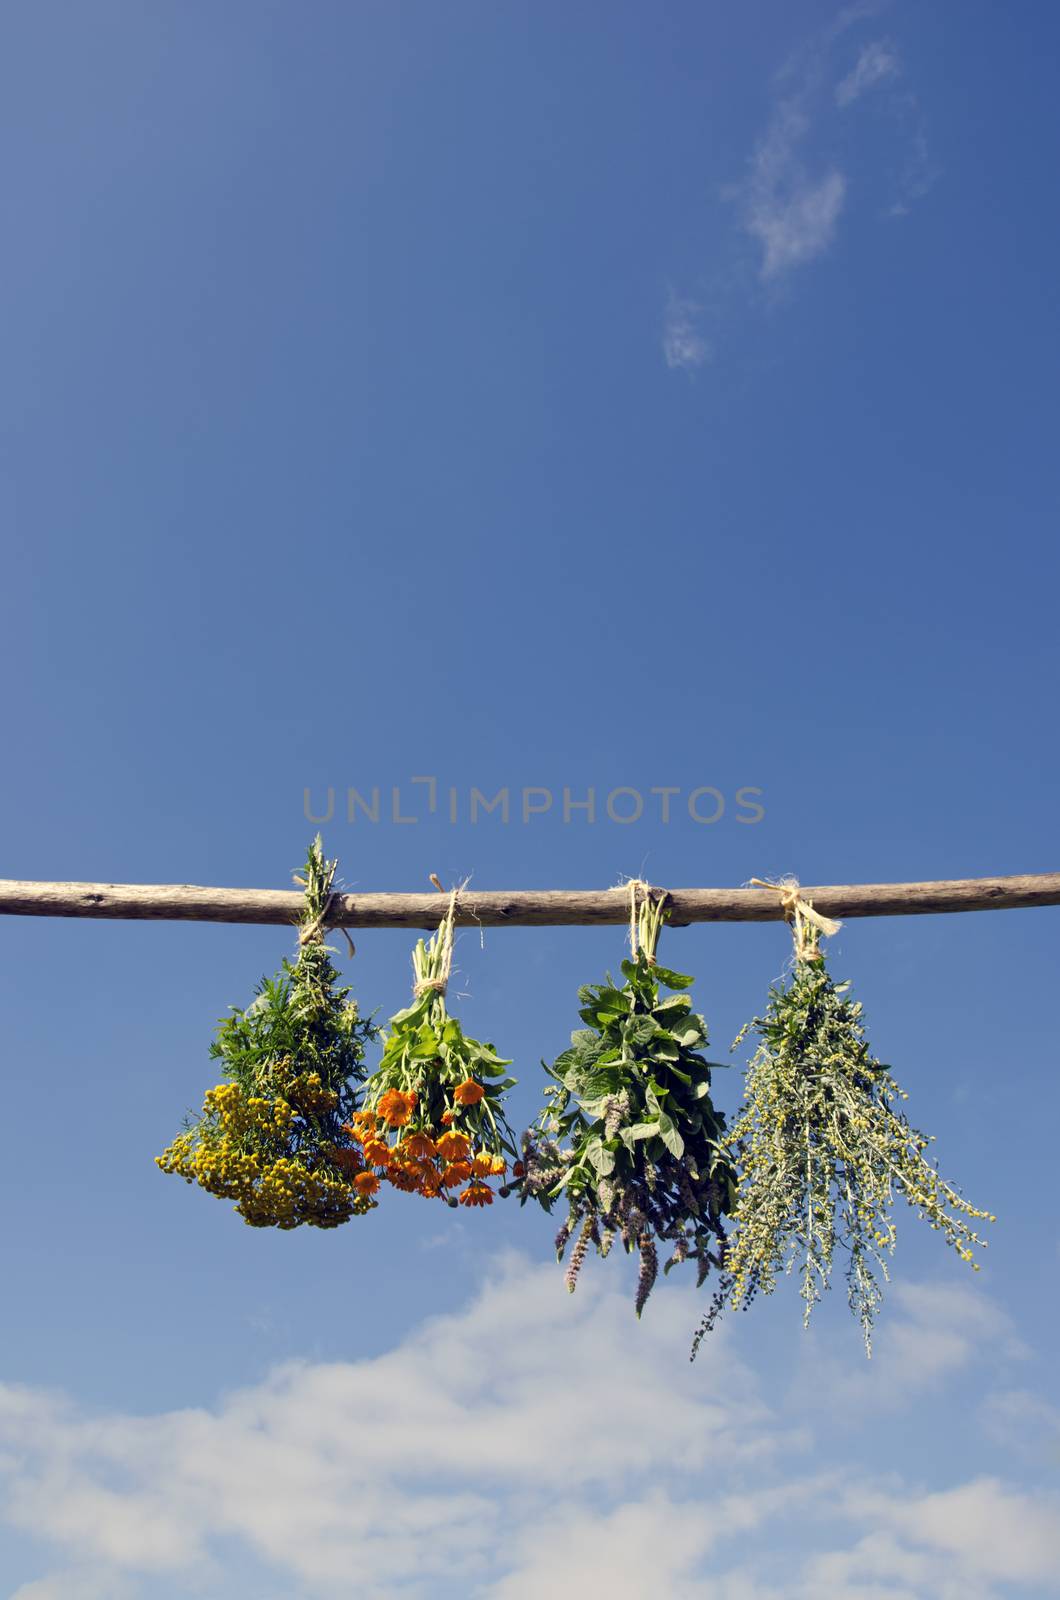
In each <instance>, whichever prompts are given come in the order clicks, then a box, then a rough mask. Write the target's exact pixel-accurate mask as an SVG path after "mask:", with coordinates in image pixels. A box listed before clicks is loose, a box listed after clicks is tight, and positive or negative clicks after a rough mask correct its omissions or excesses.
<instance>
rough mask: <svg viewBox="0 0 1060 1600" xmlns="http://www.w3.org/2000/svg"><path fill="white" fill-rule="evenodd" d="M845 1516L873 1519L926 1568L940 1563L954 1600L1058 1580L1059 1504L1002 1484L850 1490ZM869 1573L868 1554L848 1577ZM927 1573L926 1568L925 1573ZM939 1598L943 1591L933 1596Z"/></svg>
mask: <svg viewBox="0 0 1060 1600" xmlns="http://www.w3.org/2000/svg"><path fill="white" fill-rule="evenodd" d="M845 1509H846V1511H847V1512H848V1514H850V1515H852V1516H855V1517H858V1518H870V1519H871V1520H872V1521H873V1522H875V1523H877V1524H881V1525H882V1526H883V1528H884V1529H889V1530H890V1531H891V1532H892V1533H893V1534H894V1535H895V1536H897V1538H898V1539H900V1540H902V1541H904V1547H905V1548H906V1549H909V1548H912V1549H913V1550H916V1549H919V1550H920V1551H921V1552H923V1553H924V1560H925V1561H926V1562H932V1561H935V1558H941V1563H939V1564H941V1567H942V1570H943V1571H945V1572H946V1573H948V1574H949V1575H950V1579H951V1582H952V1584H953V1587H952V1593H953V1595H954V1596H955V1597H956V1596H957V1595H966V1594H968V1592H969V1586H970V1585H972V1586H974V1585H976V1584H978V1585H980V1586H983V1592H985V1586H986V1585H988V1584H990V1583H993V1582H999V1583H1044V1582H1048V1581H1049V1580H1051V1579H1055V1577H1056V1575H1057V1573H1060V1496H1057V1495H1055V1494H1049V1493H1044V1492H1038V1493H1034V1494H1026V1493H1015V1492H1013V1491H1012V1490H1010V1489H1006V1488H1005V1487H1004V1486H1003V1485H1002V1484H1001V1483H1000V1482H999V1481H998V1480H997V1479H996V1478H977V1479H975V1480H974V1481H973V1482H971V1483H965V1484H961V1485H959V1486H958V1487H957V1488H954V1489H945V1490H942V1491H940V1492H936V1493H933V1494H910V1493H906V1494H894V1493H887V1492H880V1491H874V1490H872V1489H861V1488H855V1489H852V1490H851V1491H850V1492H849V1493H848V1495H847V1499H846V1506H845ZM859 1566H860V1568H861V1570H862V1571H863V1572H864V1570H865V1565H864V1549H863V1548H862V1552H861V1558H860V1559H855V1560H854V1562H853V1564H852V1565H851V1567H850V1571H851V1572H852V1573H853V1572H856V1570H857V1568H858V1567H859ZM925 1572H926V1568H925ZM932 1592H934V1593H937V1592H938V1590H934V1589H933V1590H932Z"/></svg>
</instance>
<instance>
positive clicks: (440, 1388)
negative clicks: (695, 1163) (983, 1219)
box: [0, 1256, 1057, 1600]
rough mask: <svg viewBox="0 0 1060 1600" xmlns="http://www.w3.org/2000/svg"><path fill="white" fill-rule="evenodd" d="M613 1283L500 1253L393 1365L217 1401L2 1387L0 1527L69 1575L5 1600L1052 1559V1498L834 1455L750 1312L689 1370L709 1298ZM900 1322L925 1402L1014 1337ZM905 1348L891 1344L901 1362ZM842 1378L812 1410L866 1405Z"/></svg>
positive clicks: (777, 1598) (961, 1302)
mask: <svg viewBox="0 0 1060 1600" xmlns="http://www.w3.org/2000/svg"><path fill="white" fill-rule="evenodd" d="M612 1285H614V1278H613V1276H610V1275H609V1274H608V1273H607V1271H606V1269H603V1268H601V1270H600V1271H599V1272H596V1273H592V1274H587V1275H586V1278H585V1280H584V1282H583V1283H582V1285H581V1286H580V1287H579V1290H578V1293H577V1295H576V1296H574V1297H573V1298H570V1297H569V1296H568V1295H567V1294H566V1292H565V1291H564V1289H563V1287H562V1283H561V1277H560V1274H559V1273H558V1272H557V1271H556V1269H555V1268H554V1267H553V1266H552V1265H548V1266H544V1267H542V1266H533V1265H531V1264H529V1263H527V1262H526V1261H525V1260H523V1259H522V1258H521V1257H517V1256H511V1257H507V1258H505V1259H503V1260H502V1261H500V1262H497V1263H494V1264H493V1265H492V1267H491V1268H490V1271H489V1279H488V1282H487V1283H486V1285H485V1287H484V1288H483V1289H482V1290H481V1291H480V1292H479V1293H478V1294H477V1295H476V1297H475V1298H474V1299H473V1300H472V1302H471V1303H470V1304H469V1305H468V1306H467V1307H466V1308H464V1309H463V1310H461V1311H460V1312H458V1313H455V1314H453V1315H449V1316H445V1317H437V1318H433V1319H431V1320H429V1321H427V1322H425V1323H423V1324H422V1325H421V1326H420V1327H418V1328H417V1329H415V1330H414V1331H413V1332H411V1333H410V1334H409V1335H408V1336H407V1337H406V1338H404V1339H403V1340H402V1341H401V1342H400V1343H399V1344H397V1345H396V1346H395V1347H394V1348H393V1349H391V1350H389V1351H387V1352H385V1353H384V1354H382V1355H380V1356H375V1357H371V1358H364V1359H351V1360H348V1361H344V1362H333V1363H328V1364H310V1363H290V1364H287V1365H285V1366H283V1367H281V1368H279V1369H278V1370H276V1371H275V1372H273V1373H272V1374H271V1375H270V1376H269V1377H268V1378H267V1379H266V1380H265V1381H264V1382H262V1383H259V1384H256V1385H254V1386H252V1387H248V1388H246V1389H243V1390H240V1391H238V1392H236V1393H234V1394H231V1395H229V1396H227V1397H226V1398H224V1399H222V1400H220V1401H219V1402H218V1403H217V1404H216V1405H214V1406H212V1407H211V1408H209V1409H198V1410H186V1411H176V1412H169V1413H165V1414H162V1415H158V1416H148V1417H133V1416H125V1415H121V1414H110V1415H102V1416H96V1415H92V1414H90V1413H87V1412H83V1411H81V1410H79V1409H77V1408H76V1407H75V1406H74V1405H72V1404H71V1403H70V1402H68V1401H64V1400H62V1399H60V1398H57V1397H55V1396H52V1395H49V1394H46V1393H43V1392H41V1391H39V1390H34V1389H26V1388H15V1387H6V1388H0V1507H2V1512H3V1515H4V1517H5V1518H6V1520H7V1521H8V1522H9V1523H11V1524H13V1525H14V1526H16V1527H17V1528H18V1529H20V1530H21V1531H22V1532H24V1533H26V1534H29V1535H31V1536H33V1537H35V1538H36V1539H38V1540H41V1541H47V1542H48V1543H50V1545H51V1546H52V1547H53V1548H54V1549H56V1550H57V1551H58V1552H60V1553H61V1554H65V1556H66V1558H67V1559H68V1560H70V1561H71V1563H73V1565H72V1567H71V1569H70V1571H68V1572H59V1573H56V1574H53V1575H50V1576H41V1577H39V1578H37V1579H35V1580H34V1581H31V1582H28V1583H26V1584H24V1586H23V1588H22V1589H21V1590H19V1591H17V1595H16V1597H15V1600H147V1597H148V1596H156V1595H158V1594H159V1592H160V1589H161V1588H162V1587H164V1585H165V1584H166V1583H167V1582H172V1583H174V1584H175V1585H176V1589H175V1591H174V1592H177V1593H180V1594H181V1595H190V1594H193V1593H197V1592H201V1593H203V1594H209V1595H213V1594H221V1593H231V1592H242V1591H241V1590H240V1585H239V1583H235V1584H234V1583H233V1581H232V1577H231V1567H232V1563H233V1562H236V1563H238V1562H240V1561H242V1562H244V1563H251V1564H253V1565H255V1566H257V1567H260V1569H261V1570H262V1571H263V1572H264V1573H266V1574H267V1575H271V1577H272V1579H273V1580H274V1581H275V1582H276V1583H277V1585H282V1594H283V1600H318V1597H323V1596H325V1595H327V1596H330V1595H332V1594H335V1593H345V1592H347V1591H348V1590H349V1588H350V1586H351V1584H352V1583H354V1581H355V1584H356V1589H357V1592H358V1594H360V1595H363V1596H364V1597H365V1600H420V1597H425V1596H427V1595H430V1596H431V1597H432V1600H449V1597H450V1596H453V1597H456V1596H458V1595H459V1596H460V1597H461V1600H536V1597H537V1596H539V1595H541V1594H554V1595H557V1596H565V1595H567V1594H580V1593H584V1594H595V1593H606V1594H607V1595H608V1600H643V1597H644V1596H645V1595H650V1594H654V1593H658V1594H659V1595H665V1596H666V1597H667V1600H810V1597H811V1596H813V1597H814V1600H816V1597H817V1596H819V1595H820V1594H821V1593H822V1592H827V1593H828V1594H829V1595H830V1596H832V1595H834V1596H836V1597H838V1600H868V1597H870V1596H871V1597H872V1600H914V1597H923V1596H924V1595H927V1594H931V1595H932V1597H933V1600H949V1597H950V1596H951V1595H952V1596H953V1600H957V1596H958V1593H959V1594H960V1600H972V1597H975V1600H979V1596H982V1597H984V1600H987V1597H989V1600H993V1591H992V1587H991V1586H992V1585H993V1584H994V1583H995V1582H1012V1583H1017V1584H1020V1583H1028V1584H1029V1583H1035V1582H1038V1581H1039V1580H1040V1577H1041V1574H1042V1573H1043V1572H1044V1571H1045V1570H1046V1567H1047V1564H1048V1563H1049V1562H1050V1561H1052V1560H1053V1559H1054V1555H1056V1553H1057V1551H1056V1536H1055V1535H1054V1532H1053V1525H1052V1522H1051V1520H1050V1518H1051V1514H1052V1509H1053V1507H1052V1504H1051V1502H1050V1501H1049V1500H1048V1499H1047V1497H1043V1496H1034V1495H1027V1494H1021V1493H1019V1492H1018V1491H1016V1490H1015V1489H1013V1488H1011V1487H1010V1486H1006V1485H1004V1484H1002V1483H1000V1482H999V1481H998V1480H996V1479H992V1478H991V1479H985V1478H978V1479H974V1480H973V1481H971V1482H969V1483H965V1484H958V1485H957V1486H956V1487H946V1488H943V1489H941V1490H940V1489H939V1488H938V1487H937V1486H936V1487H934V1488H932V1489H931V1490H929V1491H925V1490H923V1489H922V1488H920V1487H919V1486H913V1487H910V1486H909V1485H907V1484H906V1483H905V1482H904V1481H903V1479H902V1478H901V1477H891V1478H887V1479H884V1480H881V1481H879V1482H877V1481H874V1479H872V1478H870V1477H868V1476H867V1475H866V1466H865V1465H862V1466H860V1467H857V1468H854V1469H851V1467H850V1465H849V1463H846V1462H844V1461H843V1460H842V1459H841V1457H840V1458H837V1457H835V1456H834V1455H833V1458H832V1459H831V1460H829V1459H826V1457H825V1455H824V1451H823V1448H822V1445H821V1443H820V1441H819V1440H818V1439H816V1438H814V1436H813V1435H812V1434H811V1432H810V1430H809V1429H808V1427H807V1426H806V1425H805V1423H804V1422H800V1420H799V1415H798V1413H797V1412H791V1411H790V1410H789V1411H788V1412H787V1413H785V1414H782V1415H777V1414H775V1413H773V1412H772V1411H771V1410H770V1409H769V1407H768V1406H767V1405H766V1403H765V1401H764V1400H763V1397H762V1394H761V1391H760V1388H759V1385H758V1383H757V1381H756V1379H755V1377H754V1375H753V1373H752V1372H751V1370H750V1369H749V1368H748V1366H747V1365H746V1363H745V1362H744V1360H743V1359H742V1358H741V1357H740V1356H739V1354H738V1353H737V1351H736V1348H735V1339H736V1337H737V1336H738V1333H739V1332H740V1330H741V1329H742V1326H743V1325H742V1319H741V1320H737V1319H732V1321H731V1322H730V1323H729V1325H728V1326H726V1325H725V1324H723V1325H722V1326H721V1327H719V1329H718V1330H717V1331H716V1333H715V1334H714V1335H713V1336H712V1339H711V1342H710V1344H709V1346H708V1347H707V1348H706V1349H705V1350H704V1351H703V1353H702V1354H701V1356H700V1360H699V1362H697V1363H696V1365H695V1366H694V1367H693V1366H690V1364H689V1362H688V1359H687V1357H688V1341H689V1333H690V1329H691V1328H692V1326H694V1323H695V1320H696V1313H697V1307H698V1305H699V1301H698V1300H697V1299H696V1297H695V1295H694V1292H693V1291H692V1290H691V1289H689V1288H687V1287H681V1286H679V1285H676V1284H673V1285H667V1288H666V1290H665V1292H664V1293H660V1294H659V1296H658V1298H657V1299H655V1300H653V1302H652V1305H651V1307H650V1308H649V1312H648V1314H647V1315H646V1317H645V1319H644V1321H643V1322H642V1323H638V1322H637V1321H636V1320H635V1318H634V1317H633V1316H632V1314H631V1311H630V1307H629V1304H628V1301H627V1299H626V1298H625V1297H624V1296H623V1295H621V1294H619V1293H618V1292H616V1289H615V1288H614V1287H612ZM901 1310H902V1317H901V1318H900V1319H899V1334H900V1328H901V1325H903V1323H904V1324H905V1325H908V1326H909V1327H910V1328H911V1329H912V1330H920V1335H924V1334H928V1335H930V1336H931V1337H930V1339H929V1341H928V1342H929V1350H928V1354H927V1355H926V1356H923V1357H922V1359H921V1366H920V1368H919V1369H918V1371H917V1373H916V1375H915V1377H914V1379H913V1385H914V1388H915V1387H916V1386H917V1385H922V1384H927V1385H928V1386H929V1388H930V1391H931V1393H932V1394H935V1393H937V1392H938V1390H939V1388H940V1387H941V1385H942V1383H943V1381H944V1379H945V1378H946V1376H947V1375H948V1374H949V1373H952V1372H955V1371H959V1370H961V1368H962V1366H963V1365H964V1364H966V1361H967V1357H966V1355H965V1342H966V1343H967V1345H968V1346H969V1347H970V1346H971V1345H972V1344H974V1343H975V1342H976V1341H977V1340H982V1339H983V1338H987V1339H989V1340H990V1341H991V1343H992V1347H993V1348H997V1347H998V1345H999V1343H1000V1344H1004V1342H1005V1341H1006V1340H1008V1339H1009V1338H1010V1331H1009V1329H1008V1326H1007V1323H1006V1322H1005V1321H1004V1319H1003V1317H1002V1314H1001V1313H1000V1312H998V1311H997V1310H996V1308H993V1307H992V1306H991V1304H990V1302H989V1301H987V1300H986V1298H985V1297H984V1296H981V1295H978V1294H973V1296H972V1299H971V1300H969V1299H967V1298H966V1297H963V1296H961V1295H960V1294H959V1293H958V1294H956V1295H954V1294H953V1293H951V1292H950V1291H948V1290H941V1289H939V1288H937V1287H936V1286H923V1287H919V1288H912V1287H907V1288H905V1289H903V1290H902V1291H901ZM999 1319H1000V1320H999ZM947 1327H948V1328H949V1332H950V1334H951V1336H952V1338H951V1342H949V1343H946V1342H945V1341H944V1339H943V1334H944V1333H945V1331H946V1329H947ZM796 1336H797V1335H796ZM962 1341H964V1342H962ZM914 1344H915V1341H914ZM912 1349H913V1345H912V1344H907V1345H904V1346H903V1341H902V1338H901V1337H900V1336H899V1338H898V1339H897V1341H896V1343H895V1352H896V1353H895V1355H894V1357H893V1360H894V1361H895V1362H896V1363H899V1362H901V1361H907V1360H908V1359H909V1358H910V1352H911V1350H912ZM847 1350H848V1352H849V1361H850V1364H851V1365H853V1364H855V1363H857V1364H859V1365H861V1366H863V1365H864V1363H863V1360H862V1358H861V1356H860V1354H859V1352H858V1349H857V1343H856V1340H854V1339H851V1340H850V1342H849V1345H848V1346H847ZM873 1370H874V1372H875V1373H876V1376H877V1379H878V1380H879V1381H881V1382H882V1383H883V1386H884V1388H887V1387H888V1384H889V1382H890V1381H891V1380H889V1379H888V1378H887V1368H886V1367H885V1366H884V1367H882V1368H880V1367H876V1365H875V1363H874V1369H873ZM894 1370H895V1371H897V1370H898V1367H897V1366H896V1367H895V1369H894ZM832 1379H833V1389H832V1393H831V1397H830V1399H831V1404H830V1405H829V1406H828V1407H822V1408H821V1415H822V1416H827V1415H828V1414H829V1412H830V1411H831V1410H832V1409H834V1407H835V1405H836V1403H837V1396H842V1395H843V1394H844V1393H846V1394H852V1393H854V1391H853V1390H850V1389H846V1390H844V1388H843V1384H844V1382H848V1381H852V1380H848V1379H846V1377H845V1372H844V1370H843V1369H842V1368H841V1366H840V1365H839V1364H837V1365H836V1367H835V1368H834V1369H833V1373H832ZM837 1385H838V1387H836V1386H837ZM922 1392H923V1391H922ZM862 1398H863V1399H864V1396H863V1397H862ZM815 1425H816V1419H815ZM767 1529H768V1535H769V1537H768V1539H765V1538H763V1537H762V1534H763V1532H764V1530H767ZM1006 1541H1014V1542H1015V1553H1011V1552H1010V1553H1009V1554H1007V1555H1006V1554H1004V1553H999V1551H998V1549H997V1545H998V1543H999V1542H1000V1543H1002V1544H1003V1543H1005V1542H1006ZM807 1551H809V1553H808V1554H807ZM950 1573H955V1574H957V1576H959V1578H960V1583H961V1584H962V1585H963V1588H961V1589H960V1590H958V1588H956V1587H953V1585H952V1583H951V1578H950V1576H949V1575H948V1574H950ZM266 1581H268V1580H266ZM953 1581H954V1582H955V1581H956V1580H953ZM948 1584H949V1585H950V1587H947V1585H948ZM244 1588H245V1586H244ZM166 1592H167V1593H168V1591H166ZM256 1592H261V1590H260V1585H259V1586H258V1587H257V1589H256ZM280 1592H281V1590H280V1589H279V1588H278V1589H277V1594H279V1593H280Z"/></svg>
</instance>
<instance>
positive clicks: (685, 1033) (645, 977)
mask: <svg viewBox="0 0 1060 1600" xmlns="http://www.w3.org/2000/svg"><path fill="white" fill-rule="evenodd" d="M638 888H641V889H643V890H645V893H644V896H643V899H642V900H641V903H640V906H639V909H638V908H637V907H636V892H637V889H638ZM631 894H632V896H633V901H634V915H633V920H632V924H631V945H632V959H630V960H626V961H623V963H622V976H623V978H624V979H625V982H624V983H623V985H622V986H621V987H618V986H617V985H616V984H615V983H614V981H613V980H612V979H611V977H610V976H609V977H608V978H607V981H606V982H605V983H603V984H600V985H591V984H590V985H587V986H586V987H584V988H582V989H580V990H579V992H578V999H579V1002H580V1016H581V1019H582V1021H583V1022H584V1023H585V1024H586V1026H585V1027H584V1028H581V1029H579V1030H577V1031H576V1032H575V1033H573V1034H572V1035H571V1045H570V1049H569V1050H566V1051H564V1052H563V1054H562V1055H561V1056H559V1058H558V1059H557V1060H556V1062H555V1063H554V1064H553V1066H551V1067H546V1071H547V1072H548V1073H549V1074H550V1076H551V1077H552V1078H553V1079H554V1080H555V1082H554V1084H553V1085H552V1086H551V1087H550V1088H549V1089H547V1090H546V1091H545V1092H546V1096H547V1097H548V1103H547V1105H546V1107H545V1109H544V1111H543V1112H542V1114H541V1116H540V1118H539V1119H538V1122H537V1123H536V1124H535V1126H534V1128H532V1129H531V1130H530V1132H529V1133H528V1134H527V1135H526V1137H525V1139H524V1145H523V1149H524V1153H523V1165H524V1172H523V1176H522V1180H521V1192H522V1198H523V1200H524V1201H525V1200H527V1199H533V1200H536V1201H537V1202H538V1203H539V1204H540V1205H542V1206H543V1207H544V1208H545V1209H546V1210H551V1208H552V1206H553V1205H554V1204H555V1202H556V1201H558V1200H560V1199H562V1200H563V1201H564V1202H565V1204H566V1207H567V1217H566V1220H565V1221H564V1223H563V1226H562V1227H561V1228H560V1230H559V1233H558V1234H557V1236H556V1253H557V1258H558V1259H559V1260H561V1261H562V1259H563V1255H564V1252H565V1250H566V1248H567V1245H568V1243H569V1242H570V1240H571V1239H573V1240H574V1244H573V1247H572V1249H571V1254H570V1258H569V1261H568V1264H567V1269H566V1281H567V1286H568V1288H569V1289H571V1290H572V1291H573V1289H574V1288H575V1286H576V1284H577V1280H578V1274H579V1272H580V1270H581V1267H582V1264H583V1262H584V1260H585V1256H586V1253H587V1251H588V1248H589V1245H590V1244H591V1245H593V1246H594V1247H595V1249H596V1251H597V1253H598V1254H599V1255H601V1256H606V1255H607V1254H608V1252H609V1250H610V1249H611V1246H612V1243H613V1242H614V1240H615V1238H619V1239H621V1241H622V1244H623V1246H624V1247H625V1249H626V1251H627V1252H629V1253H632V1252H633V1251H637V1252H639V1255H640V1273H639V1277H638V1282H637V1288H636V1299H635V1307H636V1312H637V1315H638V1316H640V1314H641V1311H642V1310H643V1308H644V1304H645V1302H646V1300H647V1299H648V1296H649V1294H650V1293H651V1290H652V1286H653V1285H654V1283H655V1280H656V1277H657V1275H658V1269H659V1250H658V1246H659V1245H660V1244H662V1245H664V1247H666V1248H668V1249H669V1252H670V1254H669V1259H668V1260H667V1261H666V1263H665V1265H664V1269H663V1270H664V1272H668V1271H669V1270H670V1268H671V1267H672V1266H674V1265H676V1264H677V1263H678V1262H681V1261H686V1260H692V1261H694V1262H695V1263H696V1266H697V1274H698V1282H699V1283H700V1284H701V1283H702V1282H703V1280H704V1279H705V1278H706V1276H707V1273H708V1272H709V1271H710V1269H711V1267H715V1268H718V1267H720V1265H721V1260H722V1257H721V1251H722V1248H723V1245H724V1239H725V1232H724V1227H723V1224H722V1217H723V1215H724V1214H725V1213H726V1212H727V1211H728V1210H729V1209H730V1206H731V1203H732V1199H733V1196H734V1176H733V1171H732V1168H731V1166H730V1163H729V1159H728V1157H727V1156H726V1155H725V1153H724V1150H723V1148H722V1139H723V1136H724V1118H723V1116H722V1115H721V1113H720V1112H718V1111H717V1110H715V1107H714V1105H713V1103H712V1101H711V1097H710V1065H709V1063H708V1062H707V1061H706V1060H705V1058H704V1057H703V1055H702V1054H701V1053H700V1052H701V1049H702V1048H703V1047H704V1046H705V1045H706V1043H707V1029H706V1024H705V1023H704V1021H703V1018H702V1017H701V1016H699V1015H698V1014H697V1013H696V1012H694V1011H693V1010H692V1001H691V999H690V997H689V996H688V995H687V994H685V993H683V992H680V991H684V990H686V989H688V988H689V987H690V985H691V982H692V979H691V978H689V977H686V976H684V975H683V974H681V973H677V972H672V971H670V970H669V969H668V968H665V967H661V966H659V965H658V964H657V962H656V959H655V951H656V947H657V943H658V938H659V930H660V927H661V925H662V922H663V919H664V910H663V898H662V897H655V896H653V895H652V894H651V893H650V892H648V891H647V886H646V885H638V884H636V883H634V885H632V886H631ZM661 988H664V989H671V990H675V991H679V992H676V993H673V994H670V995H668V996H667V997H665V998H662V997H661V996H660V989H661Z"/></svg>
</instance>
